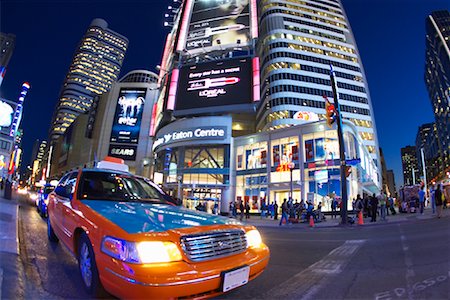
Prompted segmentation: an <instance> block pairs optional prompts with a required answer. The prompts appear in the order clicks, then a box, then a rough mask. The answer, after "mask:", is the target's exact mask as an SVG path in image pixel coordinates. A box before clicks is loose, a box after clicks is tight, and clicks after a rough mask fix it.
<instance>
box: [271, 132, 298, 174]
mask: <svg viewBox="0 0 450 300" xmlns="http://www.w3.org/2000/svg"><path fill="white" fill-rule="evenodd" d="M298 151H299V150H298V137H297V136H294V137H287V138H283V139H279V140H274V141H273V142H272V166H273V167H278V166H280V165H285V164H288V163H289V162H291V161H294V162H298Z"/></svg>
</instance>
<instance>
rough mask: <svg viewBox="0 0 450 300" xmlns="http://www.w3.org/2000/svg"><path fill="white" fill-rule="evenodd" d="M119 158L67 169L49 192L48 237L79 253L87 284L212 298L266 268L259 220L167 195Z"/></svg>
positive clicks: (125, 293)
mask: <svg viewBox="0 0 450 300" xmlns="http://www.w3.org/2000/svg"><path fill="white" fill-rule="evenodd" d="M124 166H125V167H126V165H124V164H123V162H121V161H119V162H118V161H113V160H111V159H110V160H109V161H104V162H101V163H99V167H98V168H92V169H81V170H77V171H73V172H69V173H68V174H66V175H65V176H63V177H62V178H61V180H60V181H59V183H58V186H57V187H56V188H55V190H54V191H53V192H52V193H51V194H50V195H49V203H48V219H47V228H48V230H47V231H48V238H49V239H50V241H52V242H58V241H60V242H61V243H62V244H63V245H65V246H66V247H67V248H68V249H69V251H70V252H71V253H72V254H73V255H74V256H75V257H76V258H77V260H78V265H79V271H80V274H81V278H82V282H83V284H84V287H85V289H86V291H87V292H88V293H90V294H92V295H94V296H98V295H101V294H102V293H103V292H104V291H105V290H106V291H107V292H109V293H110V294H112V295H114V296H117V297H119V298H158V299H160V298H180V297H182V298H208V297H212V296H216V295H219V294H221V293H224V292H228V291H230V290H232V289H234V288H237V287H240V286H242V285H245V284H246V283H247V282H248V281H250V280H252V279H254V278H255V277H257V276H258V275H260V274H261V273H262V272H263V270H264V269H265V268H266V266H267V264H268V261H269V256H270V253H269V249H268V247H267V246H266V245H265V244H264V243H263V241H262V239H261V235H260V233H259V232H258V230H257V229H256V228H255V227H253V226H248V225H244V224H242V223H240V222H238V221H237V220H235V219H232V218H227V217H222V216H217V215H212V214H208V213H204V212H197V211H193V210H190V209H187V208H183V207H181V206H176V205H174V204H173V203H171V202H170V201H167V197H168V196H167V195H166V194H165V193H164V192H163V191H162V190H161V189H160V188H159V187H158V186H157V185H155V184H153V183H152V182H150V181H149V180H147V179H144V178H142V177H139V176H134V175H132V174H130V173H128V172H127V168H125V167H124Z"/></svg>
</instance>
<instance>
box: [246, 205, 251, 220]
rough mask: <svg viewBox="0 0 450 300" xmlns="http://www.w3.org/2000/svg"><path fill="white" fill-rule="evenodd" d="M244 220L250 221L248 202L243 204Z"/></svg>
mask: <svg viewBox="0 0 450 300" xmlns="http://www.w3.org/2000/svg"><path fill="white" fill-rule="evenodd" d="M245 218H246V219H250V204H249V203H248V202H247V203H245Z"/></svg>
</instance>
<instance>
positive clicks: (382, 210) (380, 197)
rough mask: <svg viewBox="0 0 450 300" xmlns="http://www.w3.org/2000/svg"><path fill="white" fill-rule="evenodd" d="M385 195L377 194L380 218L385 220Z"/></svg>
mask: <svg viewBox="0 0 450 300" xmlns="http://www.w3.org/2000/svg"><path fill="white" fill-rule="evenodd" d="M386 200H387V199H386V195H385V194H384V193H381V194H380V195H378V203H379V204H380V219H381V220H382V221H386Z"/></svg>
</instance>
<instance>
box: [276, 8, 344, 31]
mask: <svg viewBox="0 0 450 300" xmlns="http://www.w3.org/2000/svg"><path fill="white" fill-rule="evenodd" d="M270 12H272V11H270ZM270 12H269V13H270ZM269 15H270V14H269ZM283 20H284V22H291V23H295V24H301V25H306V26H311V27H314V28H319V29H323V30H327V31H331V32H333V33H339V34H342V36H344V31H342V30H339V29H337V28H333V27H330V26H325V25H322V24H317V23H313V22H309V21H305V20H299V19H294V18H289V17H284V16H283Z"/></svg>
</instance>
